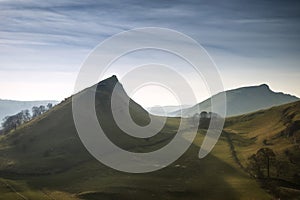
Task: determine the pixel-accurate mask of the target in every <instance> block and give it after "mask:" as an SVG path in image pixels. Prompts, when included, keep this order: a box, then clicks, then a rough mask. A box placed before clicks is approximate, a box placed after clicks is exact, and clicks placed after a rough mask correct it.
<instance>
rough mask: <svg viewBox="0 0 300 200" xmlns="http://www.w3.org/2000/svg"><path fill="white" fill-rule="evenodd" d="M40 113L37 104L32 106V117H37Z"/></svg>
mask: <svg viewBox="0 0 300 200" xmlns="http://www.w3.org/2000/svg"><path fill="white" fill-rule="evenodd" d="M39 115H40V109H39V107H37V106H33V107H32V118H35V117H37V116H39Z"/></svg>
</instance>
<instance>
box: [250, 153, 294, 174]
mask: <svg viewBox="0 0 300 200" xmlns="http://www.w3.org/2000/svg"><path fill="white" fill-rule="evenodd" d="M287 167H288V165H287V164H286V163H284V162H282V161H278V160H277V159H276V155H275V153H274V152H273V150H272V149H270V148H261V149H259V150H258V151H257V152H256V154H253V155H252V156H250V157H249V158H248V166H247V169H248V172H249V173H250V174H251V175H252V176H254V177H256V178H266V177H267V178H270V177H271V175H276V177H279V176H280V175H281V174H282V173H283V172H285V171H286V170H287ZM271 172H272V173H271Z"/></svg>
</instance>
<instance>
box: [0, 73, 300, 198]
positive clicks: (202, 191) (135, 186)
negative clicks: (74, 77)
mask: <svg viewBox="0 0 300 200" xmlns="http://www.w3.org/2000/svg"><path fill="white" fill-rule="evenodd" d="M115 85H117V86H118V87H119V97H120V98H119V99H120V103H121V102H122V99H123V100H124V102H125V100H126V98H129V97H128V96H127V95H126V93H125V92H124V90H123V89H122V86H121V84H120V83H119V82H118V81H117V79H116V78H115V77H111V78H109V79H107V80H104V81H102V82H101V84H98V86H93V87H91V88H88V89H86V90H84V91H83V92H82V93H81V94H84V93H85V92H89V90H91V89H95V88H96V91H97V93H96V110H97V113H98V114H99V115H101V118H100V117H99V121H100V123H101V124H102V125H103V126H104V129H106V130H107V132H108V133H109V134H107V136H108V137H109V138H110V139H111V140H112V141H113V142H114V143H116V144H117V145H119V146H121V147H122V148H124V149H127V150H130V151H135V152H143V151H152V150H155V149H158V148H160V147H161V146H164V145H165V144H167V143H168V142H169V141H170V140H171V139H172V138H173V136H174V135H175V134H176V130H177V127H178V125H179V123H180V119H179V118H168V120H167V123H166V125H165V127H164V128H163V130H162V131H161V132H160V133H159V134H157V135H156V136H153V137H151V138H149V139H147V140H146V139H137V138H133V137H131V136H128V135H125V133H123V132H122V131H121V130H120V129H119V128H118V127H117V126H116V124H115V122H114V121H113V120H112V115H111V112H110V109H108V108H109V106H110V105H109V102H110V94H111V90H112V88H113V86H115ZM103 86H105V87H103ZM71 100H72V99H71V98H68V99H66V100H65V101H64V102H62V103H60V104H59V105H57V106H55V107H54V108H53V109H52V110H50V111H48V112H47V113H45V114H44V115H42V116H41V117H39V118H37V119H34V120H33V121H31V122H29V123H27V124H24V125H23V126H21V127H18V128H17V130H16V131H13V132H10V133H9V134H7V135H5V136H1V137H0V199H3V200H4V199H5V200H10V199H64V200H65V199H67V200H68V199H87V200H91V199H145V200H147V199H191V200H192V199H224V198H225V199H272V198H273V196H272V195H271V194H269V193H268V191H267V190H266V189H263V188H262V187H261V185H262V183H261V182H260V181H257V180H255V179H254V178H251V177H250V176H249V174H248V173H247V172H246V171H245V170H244V169H243V168H241V166H240V163H239V162H237V158H238V159H239V160H240V162H241V163H242V164H243V165H245V164H244V163H246V161H247V159H246V157H245V159H243V158H242V157H243V155H244V152H246V153H247V156H248V155H251V154H252V153H253V152H255V151H256V150H257V149H258V148H260V147H261V145H262V144H261V142H262V141H263V140H264V137H260V136H259V135H260V134H263V133H264V132H262V131H261V132H260V130H262V129H265V130H273V129H272V128H270V129H267V127H265V126H266V125H267V124H268V121H269V120H268V117H271V116H272V117H273V118H270V119H272V122H273V121H274V124H276V122H277V121H276V120H279V121H280V120H281V118H280V116H285V115H286V116H293V118H292V119H290V118H291V117H287V118H288V119H290V121H287V122H286V123H287V124H289V123H291V124H293V121H297V119H298V117H299V114H297V113H299V112H300V108H299V104H300V103H299V102H298V103H296V104H290V105H284V106H282V107H278V108H272V109H270V110H265V111H260V112H258V113H252V114H250V115H245V116H241V117H236V118H230V119H228V120H227V122H226V129H225V131H226V132H224V134H222V136H221V138H220V140H219V141H218V143H217V144H216V146H215V148H214V149H213V151H212V153H211V154H209V155H208V156H207V157H205V158H204V159H201V160H200V159H199V158H198V151H199V148H200V145H201V144H202V141H203V138H204V136H205V132H206V131H205V130H203V129H200V130H199V131H198V134H197V136H196V138H195V140H194V142H193V144H192V145H191V147H190V148H189V149H188V151H187V152H185V154H184V155H183V156H181V157H180V159H179V160H177V161H176V162H175V163H173V164H172V165H170V166H168V167H166V168H164V169H161V170H159V171H155V172H151V173H147V174H128V173H122V172H118V171H115V170H113V169H111V168H109V167H107V166H105V165H103V164H101V163H99V162H98V161H96V160H95V159H94V158H93V157H92V156H91V155H90V154H89V153H88V152H87V150H86V149H85V148H84V146H83V145H82V143H81V141H80V140H79V137H78V135H77V132H76V129H75V126H74V122H73V119H72V105H71V103H72V102H71ZM120 105H121V104H120ZM294 105H296V106H294ZM120 109H123V108H122V106H121V107H120ZM124 109H125V108H124ZM283 111H285V112H284V113H283ZM130 113H131V115H132V118H133V119H134V121H135V122H136V123H138V124H140V125H145V124H147V123H149V114H148V113H147V112H146V111H145V110H144V109H143V108H142V107H141V106H139V105H138V104H136V103H135V102H134V101H132V100H130ZM270 113H273V114H270ZM103 116H104V117H103ZM251 116H252V118H251ZM264 116H265V117H264ZM256 117H262V118H260V119H265V120H267V121H266V122H265V123H263V122H261V120H258V121H255V118H256ZM275 119H276V120H275ZM254 122H255V123H256V124H251V123H254ZM269 123H270V122H269ZM280 123H281V122H280ZM281 126H284V125H283V124H279V125H278V129H276V130H278V131H279V130H280V131H284V129H283V128H282V129H281V128H280V127H281ZM268 127H269V126H268ZM273 127H274V126H273ZM291 127H293V125H291ZM296 128H297V127H296ZM291 129H292V130H294V129H293V128H291ZM189 131H190V130H189V129H188V128H187V129H186V131H185V133H184V135H183V136H184V137H185V138H186V139H189V137H190V134H191V133H190V132H189ZM275 132H276V131H275V130H274V133H273V132H272V134H274V135H276V134H275ZM270 134H271V133H270ZM297 134H298V132H297V131H296V133H295V135H297ZM228 136H229V137H228ZM270 136H271V135H270ZM253 137H254V139H253ZM255 137H256V138H255ZM282 137H284V136H282ZM282 140H285V139H284V138H282ZM277 141H281V139H280V138H277V139H273V140H271V138H270V140H268V142H270V143H271V142H272V143H274V145H275V146H276V147H277V145H276V144H275V142H277ZM289 142H290V140H288V139H287V142H282V143H281V145H287V146H288V145H290V146H288V147H287V148H288V149H290V151H291V153H293V155H298V154H297V151H295V150H294V149H293V148H294V145H293V144H290V143H289ZM233 145H234V146H233ZM275 146H274V147H275ZM279 146H280V145H278V149H281V148H279ZM233 147H234V148H236V150H235V151H236V152H237V153H236V154H234V153H233ZM282 150H283V149H282ZM283 151H284V150H283ZM279 152H281V150H280V151H279ZM291 166H292V165H291ZM293 170H294V169H293ZM295 170H296V168H295ZM287 181H289V182H292V179H287ZM287 190H292V189H291V188H287ZM294 190H296V189H293V191H292V192H291V191H286V190H285V192H286V193H288V195H291V193H293V192H294ZM296 192H297V190H296Z"/></svg>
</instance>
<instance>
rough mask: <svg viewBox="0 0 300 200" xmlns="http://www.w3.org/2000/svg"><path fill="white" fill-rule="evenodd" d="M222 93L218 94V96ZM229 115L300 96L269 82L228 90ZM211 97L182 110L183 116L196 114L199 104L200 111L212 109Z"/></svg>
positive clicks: (177, 114) (173, 114)
mask: <svg viewBox="0 0 300 200" xmlns="http://www.w3.org/2000/svg"><path fill="white" fill-rule="evenodd" d="M218 95H220V94H216V95H215V96H218ZM226 96H227V116H235V115H241V114H245V113H250V112H254V111H257V110H261V109H266V108H270V107H273V106H278V105H282V104H286V103H291V102H295V101H297V100H299V98H298V97H296V96H292V95H290V94H284V93H282V92H274V91H272V90H271V89H270V87H269V86H268V85H267V84H262V85H258V86H248V87H241V88H237V89H232V90H228V91H226ZM210 104H211V98H209V99H206V100H205V101H203V102H201V103H199V104H197V105H195V106H193V107H190V108H186V109H183V110H182V113H183V116H185V117H188V116H193V115H194V114H196V111H197V109H196V108H197V106H199V110H200V111H210V109H211V108H210V107H211V105H210ZM179 114H180V110H177V111H175V112H172V113H169V115H171V116H179Z"/></svg>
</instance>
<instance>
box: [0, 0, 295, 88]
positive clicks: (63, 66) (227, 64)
mask: <svg viewBox="0 0 300 200" xmlns="http://www.w3.org/2000/svg"><path fill="white" fill-rule="evenodd" d="M144 26H158V27H166V28H171V29H175V30H178V31H181V32H183V33H185V34H187V35H189V36H191V37H193V38H194V39H196V40H197V41H198V42H199V43H201V44H203V45H204V46H205V47H206V48H207V50H208V51H209V52H210V54H211V55H212V56H213V57H214V58H215V59H216V60H217V63H218V65H219V67H220V68H221V70H229V71H230V70H232V69H234V68H236V66H239V67H241V68H243V67H244V68H245V69H246V68H247V69H249V67H250V68H251V67H252V68H256V69H258V67H255V66H251V65H250V64H248V63H249V60H251V59H255V62H254V63H255V64H257V66H261V64H260V63H268V65H265V66H264V67H265V68H269V69H276V68H278V67H280V66H279V63H280V64H281V63H282V61H284V63H285V66H284V67H285V69H287V70H288V69H293V70H295V68H296V66H297V64H298V63H300V62H299V61H300V58H299V53H300V45H299V44H300V2H299V1H292V0H290V1H281V0H275V1H259V0H254V1H244V0H242V1H240V0H233V1H217V0H212V1H204V0H203V1H197V0H188V1H183V0H177V1H166V0H163V1H161V0H154V1H139V0H125V1H122V0H116V1H94V0H85V1H80V0H54V1H42V0H1V1H0V61H1V62H0V71H30V70H31V71H46V72H49V71H52V72H58V71H60V72H61V71H63V72H70V73H73V72H76V71H77V70H78V69H79V67H80V64H81V63H82V62H83V60H84V58H85V57H86V56H87V55H88V52H89V51H90V50H91V49H93V48H94V47H95V46H96V45H97V44H98V43H99V42H101V41H103V40H104V39H106V38H108V37H109V36H111V35H113V34H116V33H119V32H120V31H124V30H128V29H131V28H137V27H144ZM265 59H269V60H268V62H265ZM251 62H252V61H251ZM252 63H253V62H252ZM1 84H2V83H1ZM299 93H300V91H299Z"/></svg>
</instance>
